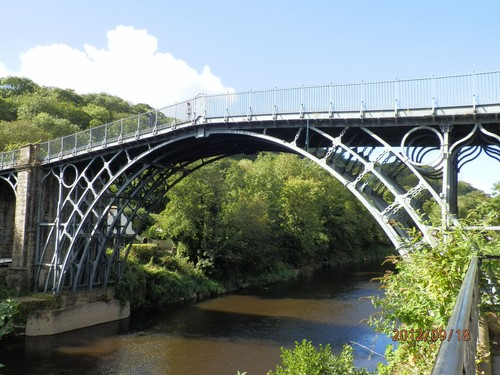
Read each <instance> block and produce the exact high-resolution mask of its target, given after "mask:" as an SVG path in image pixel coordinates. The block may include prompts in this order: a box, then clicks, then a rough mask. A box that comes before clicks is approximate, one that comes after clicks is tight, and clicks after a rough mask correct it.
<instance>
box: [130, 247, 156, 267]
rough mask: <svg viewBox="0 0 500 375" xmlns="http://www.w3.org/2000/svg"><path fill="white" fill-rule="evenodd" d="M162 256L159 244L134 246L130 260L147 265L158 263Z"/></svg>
mask: <svg viewBox="0 0 500 375" xmlns="http://www.w3.org/2000/svg"><path fill="white" fill-rule="evenodd" d="M160 255H161V253H160V251H159V249H158V245H157V244H150V243H146V244H133V245H132V247H131V249H130V253H129V259H133V260H135V261H137V262H138V263H141V264H146V263H149V262H158V259H159V257H160Z"/></svg>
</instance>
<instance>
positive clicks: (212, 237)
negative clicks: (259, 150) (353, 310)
mask: <svg viewBox="0 0 500 375" xmlns="http://www.w3.org/2000/svg"><path fill="white" fill-rule="evenodd" d="M154 219H155V223H154V225H153V226H152V227H151V228H150V229H149V230H148V233H149V234H150V235H154V236H157V237H158V236H159V234H160V233H161V236H162V237H163V238H171V239H172V240H173V241H174V242H175V243H176V247H177V248H178V249H179V251H182V253H183V254H184V255H185V256H187V257H188V258H189V260H190V261H192V262H193V263H195V264H197V265H198V267H199V268H200V269H202V270H203V271H204V272H205V274H207V275H208V276H210V277H214V278H216V279H219V280H225V281H227V282H230V283H232V282H245V280H246V279H251V278H254V276H255V275H266V274H269V273H272V272H273V270H276V269H277V268H278V267H281V265H283V264H286V265H287V266H285V268H286V269H290V268H292V267H302V266H305V265H309V264H318V263H320V262H321V261H322V260H323V259H325V258H332V259H333V258H336V257H344V256H345V257H346V258H347V257H348V258H350V259H359V258H362V257H364V256H366V255H367V252H365V253H363V250H362V249H363V248H369V247H370V246H373V245H374V244H380V243H384V240H385V237H384V235H383V234H381V233H382V232H381V230H380V229H379V228H378V226H377V225H376V223H375V221H374V220H373V219H372V218H371V217H370V215H368V214H367V212H366V211H365V210H364V208H363V207H362V206H361V204H360V203H358V202H357V201H355V200H354V198H353V197H352V196H350V193H349V192H347V191H346V190H345V188H344V187H343V186H342V185H340V184H338V183H336V181H334V180H333V179H332V178H331V177H330V176H329V175H328V174H327V173H326V172H325V171H324V170H322V169H321V168H320V167H318V166H317V165H316V164H314V163H312V162H311V161H309V160H305V159H300V158H299V157H297V156H294V155H288V154H279V155H273V154H261V155H259V156H257V158H255V160H249V159H245V158H241V159H224V160H221V161H218V162H214V163H211V164H209V165H207V166H204V167H203V168H200V169H198V170H197V171H196V172H194V173H192V174H191V175H190V176H189V177H188V178H186V179H184V180H182V181H180V182H179V183H178V184H177V185H176V186H175V188H173V189H172V190H170V192H169V194H168V205H167V206H166V208H165V210H164V211H163V212H162V213H160V214H159V215H155V216H154ZM346 255H347V256H346Z"/></svg>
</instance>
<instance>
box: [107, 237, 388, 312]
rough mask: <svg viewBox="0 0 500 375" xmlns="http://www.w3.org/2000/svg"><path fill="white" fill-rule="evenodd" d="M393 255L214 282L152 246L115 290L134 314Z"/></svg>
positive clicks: (370, 254)
mask: <svg viewBox="0 0 500 375" xmlns="http://www.w3.org/2000/svg"><path fill="white" fill-rule="evenodd" d="M390 254H393V251H392V250H391V249H390V248H389V247H386V246H373V247H372V248H370V249H369V250H367V251H365V252H364V253H363V256H359V257H357V258H353V257H350V256H349V254H336V255H332V256H330V257H328V258H323V259H315V260H311V261H310V262H309V263H308V264H303V265H301V266H300V267H293V266H291V265H289V264H286V263H283V262H279V263H276V264H274V265H273V267H272V268H270V269H269V270H268V271H267V272H263V273H260V274H258V275H241V274H239V275H237V276H235V277H234V278H233V279H230V280H225V281H224V282H221V281H218V280H215V279H212V278H210V277H208V276H206V275H204V274H203V272H202V271H201V270H200V269H199V268H198V267H196V266H195V265H194V264H192V263H191V262H189V261H188V260H187V259H186V258H183V257H180V256H178V255H172V254H171V253H170V252H165V251H163V250H161V249H159V248H158V247H157V246H155V245H153V244H148V245H141V246H135V247H133V250H132V251H131V254H130V255H129V259H128V264H127V269H126V271H125V274H124V276H123V278H122V280H121V282H120V283H119V284H118V285H117V287H116V298H118V299H119V300H120V301H122V303H126V302H127V301H128V302H129V303H130V309H131V311H132V313H133V312H134V311H135V310H137V309H142V308H149V307H156V306H162V305H166V304H171V303H184V302H195V301H202V300H205V299H208V298H213V297H216V296H220V295H223V294H226V293H229V292H234V291H237V290H240V289H243V288H247V287H251V286H269V285H271V284H274V283H277V282H284V281H289V280H292V279H294V278H296V277H298V276H300V275H310V274H312V273H314V272H315V271H316V270H318V269H319V268H322V267H331V266H340V265H349V264H361V263H366V262H373V261H377V260H380V261H383V260H384V259H385V257H386V256H387V255H390Z"/></svg>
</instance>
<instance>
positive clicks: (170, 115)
mask: <svg viewBox="0 0 500 375" xmlns="http://www.w3.org/2000/svg"><path fill="white" fill-rule="evenodd" d="M498 87H500V71H498V72H487V73H474V74H467V75H456V76H448V77H432V78H423V79H407V80H398V79H397V80H393V81H384V82H361V83H355V84H329V85H323V86H301V87H296V88H288V89H278V88H276V89H273V90H262V91H249V92H243V93H234V92H228V93H225V94H219V95H204V94H200V95H198V96H197V97H195V98H192V99H189V100H186V101H183V102H179V103H175V104H173V105H170V106H167V107H164V108H160V109H157V110H155V111H153V112H149V113H143V114H139V115H137V116H133V117H129V118H125V119H122V120H119V121H115V122H112V123H109V124H105V125H102V126H99V127H95V128H91V129H88V130H86V131H83V132H79V133H75V134H72V135H68V136H65V137H62V138H59V139H55V140H51V141H48V142H44V143H42V144H40V153H39V157H40V159H41V160H40V161H42V162H50V161H52V160H57V159H60V158H62V157H68V156H72V155H75V154H77V153H80V152H85V151H92V150H98V149H99V148H103V147H106V146H107V145H109V144H113V143H123V142H127V141H134V140H136V139H138V138H140V137H143V136H146V135H149V136H154V135H155V134H156V132H158V131H159V130H161V129H165V128H175V127H176V126H181V125H185V124H189V123H192V124H198V123H201V124H203V123H207V122H209V120H210V119H213V120H215V122H224V121H226V122H228V121H231V119H233V118H238V121H240V120H241V118H245V119H246V120H247V121H260V120H262V118H263V116H264V117H270V118H272V119H275V120H278V119H279V118H281V119H284V120H286V119H287V115H289V114H293V115H294V117H296V115H297V114H298V115H299V118H309V119H318V118H319V119H321V118H323V119H364V118H376V119H380V118H393V119H394V118H398V117H403V118H404V117H429V116H435V115H448V116H455V115H464V114H468V115H476V114H488V113H498V112H499V111H498V110H497V109H494V110H491V109H489V108H488V106H490V105H498V104H499V103H500V91H499V90H498ZM211 122H213V121H211ZM19 157H21V155H20V153H19V150H15V151H9V152H4V153H1V154H0V170H1V169H6V168H12V167H13V166H15V165H16V163H17V162H18V158H19Z"/></svg>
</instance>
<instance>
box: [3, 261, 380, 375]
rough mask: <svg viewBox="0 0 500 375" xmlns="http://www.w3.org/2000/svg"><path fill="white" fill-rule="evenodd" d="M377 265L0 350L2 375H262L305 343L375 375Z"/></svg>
mask: <svg viewBox="0 0 500 375" xmlns="http://www.w3.org/2000/svg"><path fill="white" fill-rule="evenodd" d="M382 272H383V268H382V267H381V266H380V265H379V263H376V264H373V263H370V264H364V265H356V266H348V267H347V266H344V267H336V268H329V269H322V270H320V271H318V272H317V273H315V274H314V275H313V276H309V277H300V278H299V279H297V280H294V281H291V282H288V283H283V284H278V285H273V286H271V287H269V288H250V289H246V290H243V291H241V292H238V293H232V294H228V295H224V296H221V297H218V298H215V299H211V300H207V301H204V302H201V303H195V304H184V305H176V306H168V307H164V308H161V309H155V310H154V311H148V312H145V311H143V312H140V313H134V314H133V316H132V317H131V318H130V319H127V320H124V321H120V322H115V323H110V324H104V325H100V326H97V327H91V328H86V329H82V330H78V331H73V332H68V333H64V334H60V335H56V336H50V337H27V338H22V339H15V340H9V341H7V342H2V345H0V363H3V364H5V365H6V367H4V368H2V369H1V370H0V373H1V374H5V375H8V374H16V375H17V374H23V375H25V374H26V375H31V374H44V375H50V374H58V375H59V374H61V375H62V374H64V375H67V374H78V375H89V374H93V375H101V374H102V375H108V374H109V375H125V374H127V375H132V374H137V375H146V374H151V375H157V374H162V375H163V374H166V375H177V374H181V375H183V374H189V375H197V374H200V375H202V374H203V375H211V374H213V375H226V374H227V375H236V374H237V371H238V370H239V371H241V372H244V371H246V372H247V375H260V374H266V372H267V371H268V370H270V369H272V370H274V369H275V368H276V365H277V364H278V363H279V362H280V347H282V346H283V347H286V348H293V347H294V342H295V341H302V339H307V340H310V341H312V342H313V344H314V345H318V344H330V345H331V346H332V349H333V350H334V351H338V350H340V349H341V348H342V345H343V344H344V343H350V344H351V345H352V346H353V348H354V354H355V363H356V365H358V366H363V367H367V368H369V369H370V370H374V369H375V368H376V363H377V362H379V361H381V360H383V358H382V357H380V356H379V355H377V354H371V353H370V351H369V350H368V349H365V348H363V347H366V348H370V349H372V350H373V351H375V352H377V353H381V354H383V353H384V350H385V346H386V345H387V344H389V343H390V339H389V338H387V337H385V336H381V335H378V334H376V333H375V332H374V331H373V329H371V328H370V327H368V326H367V325H366V324H365V323H363V322H362V320H363V319H366V318H368V317H369V316H370V314H372V313H374V312H375V310H374V308H373V306H372V304H371V302H370V300H368V299H367V298H366V297H368V296H370V295H374V294H380V293H381V292H380V290H379V285H378V283H376V282H370V280H371V279H372V278H374V277H377V276H380V275H381V274H382Z"/></svg>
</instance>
